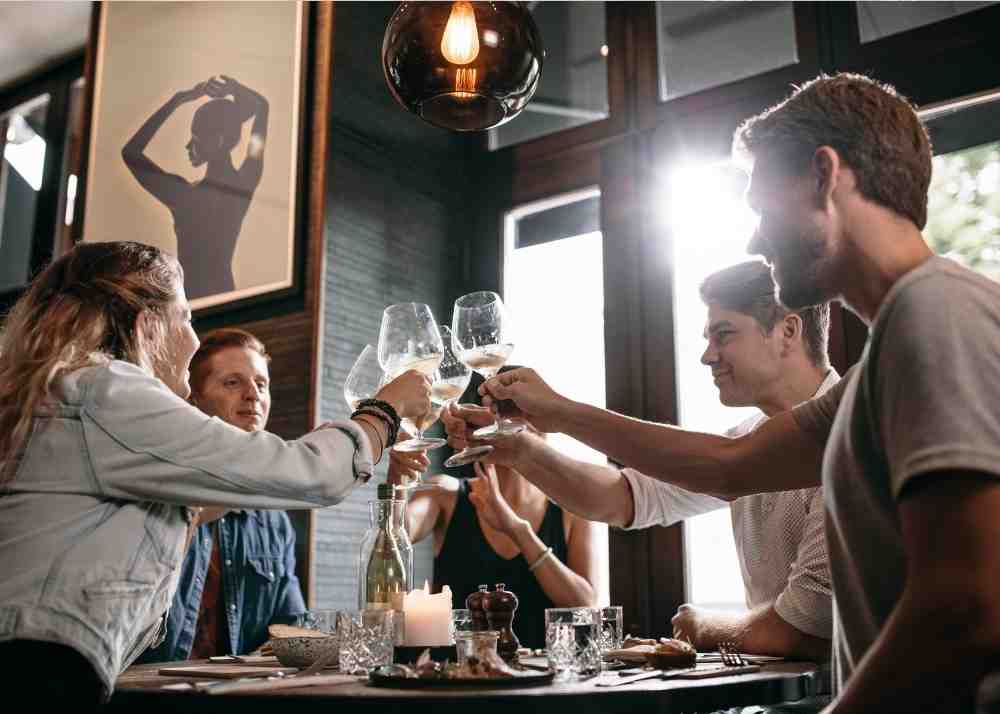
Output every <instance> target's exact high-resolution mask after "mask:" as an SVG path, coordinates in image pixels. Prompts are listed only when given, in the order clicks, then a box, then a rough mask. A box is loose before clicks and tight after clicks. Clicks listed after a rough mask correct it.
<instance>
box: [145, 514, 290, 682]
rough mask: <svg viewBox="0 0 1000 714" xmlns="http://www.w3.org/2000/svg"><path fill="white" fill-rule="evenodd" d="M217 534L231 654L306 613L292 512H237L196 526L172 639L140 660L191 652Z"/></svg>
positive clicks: (170, 621) (170, 627)
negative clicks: (297, 570)
mask: <svg viewBox="0 0 1000 714" xmlns="http://www.w3.org/2000/svg"><path fill="white" fill-rule="evenodd" d="M216 534H218V535H219V555H220V557H221V559H222V596H223V603H224V605H225V611H226V630H227V631H228V634H229V642H228V643H226V644H225V648H224V652H225V653H227V654H247V653H248V652H251V651H252V650H254V649H256V648H257V647H259V646H260V645H262V644H264V642H266V641H267V638H268V635H267V626H268V624H270V623H272V622H282V623H286V624H287V623H290V622H292V621H293V620H294V618H295V616H296V615H301V614H302V613H304V612H305V611H306V605H305V601H304V600H303V599H302V590H301V588H300V587H299V579H298V578H297V577H296V576H295V531H294V530H293V529H292V523H291V521H290V520H289V519H288V515H287V514H286V513H285V512H284V511H245V510H240V511H231V512H229V513H227V514H226V515H225V517H223V518H220V519H219V520H218V521H216V522H215V523H209V524H207V525H203V526H199V527H198V528H197V529H196V530H195V533H194V536H193V537H192V539H191V545H190V546H189V547H188V552H187V555H186V556H185V557H184V565H183V566H182V567H181V575H180V582H179V583H178V585H177V592H176V593H174V599H173V602H172V603H171V605H170V613H169V615H168V617H167V635H166V639H165V640H164V642H163V643H162V644H161V645H160V646H159V647H155V648H153V649H150V650H147V651H146V653H145V654H143V655H142V656H141V657H140V658H139V661H140V662H172V661H175V660H183V659H187V658H188V657H190V656H191V647H192V645H193V644H194V636H195V631H196V629H197V626H198V615H199V613H200V610H201V596H202V590H203V589H204V587H205V576H206V574H207V573H208V564H209V561H210V560H211V559H212V548H213V545H214V542H215V535H216ZM219 644H220V645H222V644H223V643H219Z"/></svg>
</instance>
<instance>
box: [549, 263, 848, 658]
mask: <svg viewBox="0 0 1000 714" xmlns="http://www.w3.org/2000/svg"><path fill="white" fill-rule="evenodd" d="M775 293H776V290H775V285H774V281H773V280H772V278H771V271H770V269H769V268H768V266H767V265H766V264H765V263H763V262H762V261H756V260H754V261H748V262H745V263H740V264H738V265H734V266H731V267H729V268H726V269H724V270H720V271H719V272H717V273H714V274H712V275H710V276H709V277H708V278H707V279H706V280H705V282H704V283H702V285H701V298H702V300H703V301H704V302H705V304H706V305H707V306H708V320H707V322H706V326H705V339H706V340H707V341H708V346H707V348H706V349H705V352H704V354H703V355H702V358H701V361H702V363H703V364H704V365H706V366H707V367H709V368H710V369H711V370H712V376H713V377H714V379H715V384H716V386H717V387H718V389H719V401H721V402H722V403H723V404H724V405H726V406H729V407H747V406H750V407H757V408H758V409H760V413H758V414H755V415H754V416H752V417H750V418H749V419H747V420H746V421H744V422H743V423H741V424H739V425H737V426H735V427H733V428H732V429H730V430H729V431H728V432H726V433H727V436H732V437H738V436H742V435H744V434H747V433H749V432H751V431H753V430H754V429H756V428H757V427H758V426H760V425H761V424H762V423H764V422H765V421H766V420H767V419H768V418H769V417H770V416H772V415H774V414H777V413H780V412H783V411H787V410H789V409H791V408H792V407H794V406H796V405H797V404H800V403H801V402H804V401H806V400H809V399H812V398H813V397H815V396H818V395H820V394H822V393H824V392H825V391H826V390H827V389H829V388H830V387H832V386H833V385H834V384H836V383H837V381H838V380H839V376H838V375H837V372H836V371H835V370H833V369H832V368H831V367H830V363H829V360H828V359H827V354H826V346H827V328H828V325H829V315H830V313H829V306H828V305H826V304H822V305H819V306H816V307H808V308H805V309H802V310H798V311H792V310H787V309H785V308H784V307H782V306H781V305H780V304H779V303H778V301H777V297H776V294H775ZM622 473H623V475H624V477H625V479H626V481H627V483H628V486H629V488H630V490H631V492H632V499H631V500H632V507H631V508H630V509H622V510H623V511H625V510H631V511H632V514H633V515H632V517H631V519H629V515H628V514H627V513H621V514H619V516H620V517H619V518H618V519H615V520H616V521H617V524H619V525H626V524H627V525H626V527H628V528H647V527H649V526H652V525H664V526H666V525H671V524H673V523H676V522H678V521H681V520H683V519H685V518H690V517H692V516H696V515H699V514H702V513H707V512H709V511H714V510H717V509H720V508H726V507H729V508H730V509H731V513H732V523H733V536H734V537H735V540H736V550H737V553H738V555H739V562H740V570H741V572H742V575H743V585H744V588H745V591H746V604H747V607H748V611H747V612H745V613H739V614H735V613H724V612H717V611H711V610H706V609H703V608H700V607H695V606H693V605H682V606H681V607H680V609H679V610H678V612H677V614H676V615H675V616H674V618H673V630H674V634H675V636H678V637H684V638H686V639H688V640H690V641H691V642H692V644H694V645H695V646H696V647H697V648H698V649H699V650H702V651H705V650H714V649H715V648H716V647H718V644H719V642H721V641H735V642H737V643H738V646H739V648H740V649H741V650H742V651H744V652H754V653H760V654H771V655H780V656H796V657H807V658H809V659H815V660H825V659H828V658H829V656H830V637H831V634H832V632H831V630H832V623H833V619H832V606H831V592H830V566H829V562H828V560H827V556H826V538H825V534H824V529H823V522H824V518H825V513H824V509H823V495H822V492H821V489H819V488H805V489H798V490H790V491H778V492H774V493H763V494H755V495H751V496H744V497H742V498H738V499H735V500H733V501H732V502H731V503H730V502H727V501H724V500H720V499H718V498H714V497H712V496H709V495H706V494H699V493H693V492H691V491H686V490H684V489H682V488H680V487H678V486H674V485H672V484H669V483H665V482H663V481H658V480H656V479H652V478H649V477H647V476H644V475H642V474H641V473H639V472H638V471H635V470H633V469H625V470H624V471H623V472H622ZM552 495H553V497H555V498H556V500H558V496H559V494H552ZM629 520H630V521H631V522H629Z"/></svg>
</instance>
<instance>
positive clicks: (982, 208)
mask: <svg viewBox="0 0 1000 714" xmlns="http://www.w3.org/2000/svg"><path fill="white" fill-rule="evenodd" d="M924 118H925V119H926V121H927V125H928V128H929V129H930V132H931V139H932V142H933V145H934V147H935V148H936V149H939V150H940V151H941V153H940V154H938V155H937V156H935V157H934V171H933V173H932V175H931V185H930V190H929V192H928V205H927V226H926V227H925V228H924V231H923V233H924V238H926V239H927V242H928V243H929V244H930V246H931V248H933V249H934V252H936V253H939V254H941V255H945V256H948V257H949V258H952V259H954V260H957V261H958V262H960V263H962V264H963V265H966V266H968V267H970V268H972V269H973V270H977V271H979V272H981V273H983V274H984V275H987V276H989V277H991V278H993V279H994V280H1000V136H998V135H1000V131H998V130H997V120H998V118H1000V92H992V93H988V94H986V95H983V96H980V97H975V98H970V99H968V100H959V101H957V102H952V103H950V104H947V105H945V106H943V107H937V108H931V109H929V110H927V111H926V112H924Z"/></svg>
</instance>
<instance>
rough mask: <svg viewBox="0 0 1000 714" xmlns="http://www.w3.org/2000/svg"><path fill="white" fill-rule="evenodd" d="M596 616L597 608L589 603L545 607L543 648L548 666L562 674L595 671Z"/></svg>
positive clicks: (597, 668) (598, 621)
mask: <svg viewBox="0 0 1000 714" xmlns="http://www.w3.org/2000/svg"><path fill="white" fill-rule="evenodd" d="M600 618H601V613H600V610H599V609H597V608H593V607H550V608H546V609H545V650H546V654H547V655H548V661H549V667H551V668H552V669H553V670H555V671H556V672H558V673H560V674H561V675H563V676H572V675H578V676H580V677H592V676H594V675H596V674H599V673H600V671H601V650H600V646H599V644H598V643H599V638H600V627H601V619H600Z"/></svg>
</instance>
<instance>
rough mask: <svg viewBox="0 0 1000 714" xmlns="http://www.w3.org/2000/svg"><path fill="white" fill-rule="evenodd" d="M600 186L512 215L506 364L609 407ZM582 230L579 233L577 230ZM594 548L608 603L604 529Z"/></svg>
mask: <svg viewBox="0 0 1000 714" xmlns="http://www.w3.org/2000/svg"><path fill="white" fill-rule="evenodd" d="M599 197H600V193H599V192H598V191H597V190H596V189H591V190H586V191H582V192H576V193H573V194H569V195H565V196H559V197H557V198H554V199H550V200H547V201H542V202H538V203H534V204H530V205H527V206H522V207H519V208H517V209H515V210H514V211H511V212H510V213H509V214H508V215H507V219H506V225H505V230H504V234H505V250H504V295H503V299H504V303H505V304H506V305H507V307H508V309H509V310H510V314H511V316H512V317H513V319H514V328H515V339H516V343H515V347H514V353H513V354H512V355H511V358H510V360H509V361H508V364H516V365H521V366H526V367H532V368H533V369H535V370H536V371H538V373H539V374H541V375H542V377H543V378H544V379H545V380H546V381H547V382H548V383H549V384H550V385H552V387H553V388H554V389H556V390H557V391H559V392H561V393H563V394H565V395H567V396H568V397H570V398H572V399H576V400H579V401H581V402H586V403H588V404H594V405H596V406H599V407H603V406H604V405H605V377H604V259H603V239H602V235H601V232H600V230H590V228H592V227H598V226H597V221H598V218H597V213H598V211H597V206H598V201H599ZM581 226H583V228H582V232H579V231H580V230H581V229H580V227H581ZM548 439H549V442H550V443H551V444H552V445H553V446H554V447H555V448H557V449H559V450H560V451H562V452H563V453H566V454H569V455H570V456H573V457H574V458H577V459H581V460H584V461H589V462H592V463H597V464H604V463H607V462H606V459H605V457H604V455H603V454H600V453H598V452H596V451H594V450H593V449H590V448H589V447H587V446H585V445H583V444H581V443H580V442H578V441H576V440H575V439H572V438H570V437H568V436H566V435H564V434H550V435H549V436H548ZM599 535H600V541H599V543H598V544H597V545H598V548H599V551H598V552H599V554H600V558H601V563H602V564H603V568H602V572H601V583H600V586H599V588H598V590H599V592H600V594H601V600H602V602H603V603H605V604H607V600H608V580H607V577H608V574H607V563H608V556H607V529H601V532H600V534H599Z"/></svg>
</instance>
